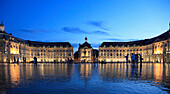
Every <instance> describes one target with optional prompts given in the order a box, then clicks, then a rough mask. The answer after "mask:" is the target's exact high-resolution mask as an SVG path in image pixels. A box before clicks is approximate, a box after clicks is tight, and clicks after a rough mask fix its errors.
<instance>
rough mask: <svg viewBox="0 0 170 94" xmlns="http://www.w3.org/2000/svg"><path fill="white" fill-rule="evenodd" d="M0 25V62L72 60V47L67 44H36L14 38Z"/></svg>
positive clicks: (35, 42)
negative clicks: (35, 59)
mask: <svg viewBox="0 0 170 94" xmlns="http://www.w3.org/2000/svg"><path fill="white" fill-rule="evenodd" d="M4 27H5V26H4V24H3V23H2V24H0V62H16V61H17V59H19V60H20V62H23V60H24V59H26V62H30V61H33V58H34V57H36V58H37V61H38V62H66V61H68V60H73V59H74V55H73V50H74V49H73V46H71V44H70V43H69V42H37V41H29V40H23V39H19V38H16V37H14V36H12V34H8V33H6V32H5V30H4Z"/></svg>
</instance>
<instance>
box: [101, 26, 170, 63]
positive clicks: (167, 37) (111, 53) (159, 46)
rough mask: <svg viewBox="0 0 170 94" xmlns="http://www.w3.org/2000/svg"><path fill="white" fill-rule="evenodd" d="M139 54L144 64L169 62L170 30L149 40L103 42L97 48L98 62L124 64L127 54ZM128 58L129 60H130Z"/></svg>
mask: <svg viewBox="0 0 170 94" xmlns="http://www.w3.org/2000/svg"><path fill="white" fill-rule="evenodd" d="M132 53H134V54H141V55H142V56H143V58H144V60H143V61H144V62H163V60H164V61H165V62H170V29H169V30H168V31H167V32H165V33H163V34H161V35H159V36H157V37H154V38H151V39H145V40H139V41H130V42H103V43H102V44H101V46H99V61H105V62H118V61H120V62H125V61H126V59H125V56H126V55H127V54H129V55H130V56H131V54H132ZM130 56H129V60H130Z"/></svg>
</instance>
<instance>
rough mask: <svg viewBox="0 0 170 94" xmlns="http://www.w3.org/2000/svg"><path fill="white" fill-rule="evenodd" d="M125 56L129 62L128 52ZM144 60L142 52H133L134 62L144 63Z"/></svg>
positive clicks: (132, 59)
mask: <svg viewBox="0 0 170 94" xmlns="http://www.w3.org/2000/svg"><path fill="white" fill-rule="evenodd" d="M125 58H126V62H127V63H128V62H129V54H127V55H126V56H125ZM142 60H143V58H142V55H141V54H133V53H132V55H131V62H132V63H138V62H139V61H140V63H142Z"/></svg>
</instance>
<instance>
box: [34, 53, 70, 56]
mask: <svg viewBox="0 0 170 94" xmlns="http://www.w3.org/2000/svg"><path fill="white" fill-rule="evenodd" d="M33 55H34V56H36V55H37V56H55V55H57V56H59V55H60V56H72V55H71V53H67V54H65V53H60V54H58V53H57V54H55V53H54V54H45V53H44V54H43V53H41V54H40V53H38V54H36V53H34V54H33V53H31V56H33Z"/></svg>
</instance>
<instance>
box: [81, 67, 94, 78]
mask: <svg viewBox="0 0 170 94" xmlns="http://www.w3.org/2000/svg"><path fill="white" fill-rule="evenodd" d="M80 75H81V76H82V77H87V78H88V77H90V76H91V75H92V65H91V64H81V65H80Z"/></svg>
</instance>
